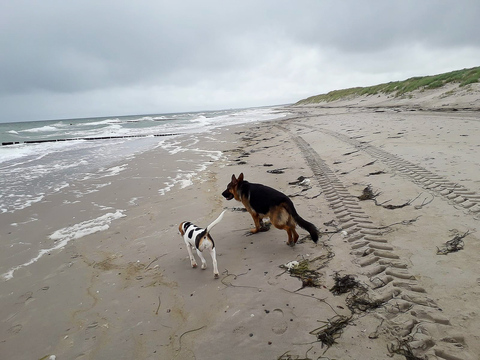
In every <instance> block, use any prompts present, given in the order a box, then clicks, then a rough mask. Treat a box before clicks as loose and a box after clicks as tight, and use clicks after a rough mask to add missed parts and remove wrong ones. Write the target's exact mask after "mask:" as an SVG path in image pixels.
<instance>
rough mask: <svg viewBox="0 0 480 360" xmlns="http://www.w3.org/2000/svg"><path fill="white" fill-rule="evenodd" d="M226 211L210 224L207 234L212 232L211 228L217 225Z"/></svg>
mask: <svg viewBox="0 0 480 360" xmlns="http://www.w3.org/2000/svg"><path fill="white" fill-rule="evenodd" d="M226 211H227V210H223V211H222V213H221V214H220V215H219V216H218V218H216V219H215V221H214V222H212V223H211V224H210V225H208V226H207V234H208V233H209V232H210V231H211V230H212V228H213V227H214V226H215V225H217V224H218V223H219V222H220V221H222V219H223V214H225V212H226Z"/></svg>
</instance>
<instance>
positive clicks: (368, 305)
mask: <svg viewBox="0 0 480 360" xmlns="http://www.w3.org/2000/svg"><path fill="white" fill-rule="evenodd" d="M345 302H346V304H347V306H348V308H349V309H350V311H351V312H352V313H358V312H366V311H368V310H373V309H377V308H379V307H381V306H383V304H384V301H383V300H372V299H371V298H370V296H369V295H368V291H367V289H366V288H365V287H359V288H357V289H356V290H353V291H352V292H351V293H350V294H349V295H348V296H347V299H346V300H345Z"/></svg>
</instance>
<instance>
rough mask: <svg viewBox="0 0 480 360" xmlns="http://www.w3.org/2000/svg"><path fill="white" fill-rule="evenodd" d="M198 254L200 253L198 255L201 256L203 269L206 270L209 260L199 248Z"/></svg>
mask: <svg viewBox="0 0 480 360" xmlns="http://www.w3.org/2000/svg"><path fill="white" fill-rule="evenodd" d="M197 254H198V257H199V258H200V260H202V269H203V270H205V269H206V268H207V261H206V260H205V258H204V257H203V254H202V252H201V251H200V250H198V249H197Z"/></svg>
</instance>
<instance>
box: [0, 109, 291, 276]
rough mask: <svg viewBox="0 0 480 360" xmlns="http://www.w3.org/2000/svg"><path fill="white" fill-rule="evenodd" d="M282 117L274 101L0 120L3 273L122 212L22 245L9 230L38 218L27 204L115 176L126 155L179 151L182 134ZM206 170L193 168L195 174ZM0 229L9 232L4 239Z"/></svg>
mask: <svg viewBox="0 0 480 360" xmlns="http://www.w3.org/2000/svg"><path fill="white" fill-rule="evenodd" d="M287 115H288V110H287V108H286V107H285V106H272V107H259V108H244V109H228V110H218V111H201V112H185V113H168V114H153V115H132V116H111V117H99V118H83V119H64V120H49V121H31V122H15V123H0V144H2V145H1V146H0V218H2V217H3V218H4V219H3V220H1V219H0V227H3V229H0V253H3V254H4V256H5V258H3V256H1V255H0V257H1V258H3V259H0V278H1V277H3V279H4V280H9V279H11V278H12V277H13V276H14V274H15V273H16V271H17V270H18V269H20V268H23V267H27V266H29V265H30V264H32V263H34V262H36V261H38V260H39V259H40V258H42V257H43V256H44V255H45V254H48V253H50V252H51V251H52V250H56V249H61V248H63V247H64V246H65V245H66V244H67V243H68V242H69V241H70V240H72V239H76V238H79V237H82V236H85V235H88V234H90V233H93V232H96V231H101V230H102V229H106V228H108V226H109V224H110V223H111V222H112V221H115V220H116V219H118V218H120V217H122V216H124V212H123V210H121V209H120V210H115V211H103V213H102V212H99V213H98V216H96V217H95V218H92V219H88V220H83V221H79V222H78V223H75V221H73V223H70V224H69V226H66V227H63V228H59V229H52V233H51V235H50V239H49V240H50V243H51V245H48V246H45V245H39V244H35V243H32V242H23V240H22V239H21V236H20V235H19V236H17V237H15V236H13V235H12V231H13V233H14V232H15V228H17V229H18V228H19V227H20V226H22V224H28V223H34V222H35V221H38V220H39V217H37V216H36V215H35V214H36V213H38V212H36V213H35V212H33V215H32V211H33V210H32V211H30V212H29V211H28V210H29V208H30V207H35V206H39V204H42V202H45V201H48V199H49V198H50V197H52V196H54V195H56V194H57V195H58V194H62V193H67V192H68V191H70V192H72V191H74V190H75V189H72V183H75V182H78V181H80V182H81V181H83V180H85V179H92V178H95V176H97V177H98V178H100V177H109V178H110V179H112V177H114V176H115V175H116V174H118V173H120V172H122V170H124V168H123V167H122V166H124V165H119V164H122V162H123V161H124V160H125V159H129V158H132V157H134V156H137V155H139V154H141V153H143V152H147V151H150V150H153V149H156V148H159V147H160V148H163V149H168V151H170V152H171V153H178V152H179V151H182V149H179V148H178V146H177V147H175V146H174V144H176V143H178V142H176V139H177V138H178V137H179V136H189V137H190V138H192V139H194V138H195V136H196V134H203V135H205V133H208V132H212V131H215V129H218V128H220V127H228V126H234V125H240V124H247V125H248V124H254V123H257V122H261V121H268V120H273V119H280V118H283V117H286V116H287ZM207 135H208V134H207ZM193 143H194V142H192V144H193ZM212 156H213V155H212V154H209V157H208V158H206V159H205V163H207V162H208V161H212ZM205 168H206V166H200V167H198V166H197V168H196V169H195V171H196V172H198V171H202V170H204V169H205ZM192 173H193V172H192ZM192 173H190V175H189V173H188V172H187V171H185V172H182V173H181V174H179V176H178V177H177V178H175V179H173V180H172V181H171V182H170V183H168V184H166V185H165V186H164V187H162V188H160V189H159V190H158V192H159V196H162V195H164V194H165V193H166V192H168V190H169V189H170V188H171V187H173V186H175V185H176V184H181V186H188V184H189V183H188V177H189V176H191V174H192ZM111 181H112V180H110V183H111ZM110 183H109V184H110ZM97 186H100V185H97ZM102 186H103V185H102ZM75 191H77V190H75ZM77 197H81V195H77ZM35 211H36V210H35ZM26 214H28V215H26ZM24 226H26V225H24ZM2 233H3V234H9V235H8V236H4V239H3V240H2ZM6 238H8V239H6ZM2 263H3V264H2Z"/></svg>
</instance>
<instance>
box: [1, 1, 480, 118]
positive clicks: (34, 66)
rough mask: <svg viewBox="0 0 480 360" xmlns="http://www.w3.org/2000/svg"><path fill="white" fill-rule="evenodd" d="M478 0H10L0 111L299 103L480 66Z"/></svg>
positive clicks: (75, 112) (37, 114)
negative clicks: (339, 91) (332, 93)
mask: <svg viewBox="0 0 480 360" xmlns="http://www.w3.org/2000/svg"><path fill="white" fill-rule="evenodd" d="M479 19H480V1H479V0H448V1H445V0H342V1H337V0H328V1H327V0H298V1H291V0H289V1H286V0H264V1H262V0H255V1H250V0H242V1H225V0H222V1H211V0H201V1H199V0H175V1H163V0H138V1H121V0H110V1H108V0H69V1H65V0H42V1H38V0H15V1H13V0H12V1H10V0H0V122H16V121H33V120H49V119H69V118H82V117H97V116H113V115H117V116H119V115H136V114H159V113H169V112H188V111H201V110H220V109H229V108H243V107H254V106H267V105H279V104H289V103H294V102H297V101H298V100H301V99H304V98H306V97H309V96H312V95H317V94H323V93H326V92H329V91H332V90H337V89H344V88H350V87H355V86H370V85H376V84H380V83H385V82H389V81H396V80H405V79H407V78H409V77H412V76H425V75H435V74H440V73H443V72H448V71H453V70H459V69H463V68H471V67H475V66H480V20H479Z"/></svg>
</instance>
